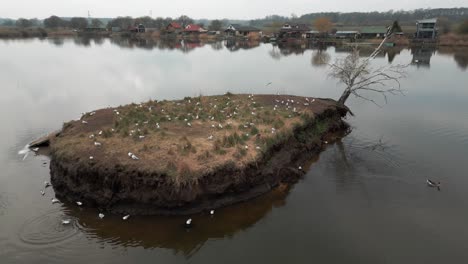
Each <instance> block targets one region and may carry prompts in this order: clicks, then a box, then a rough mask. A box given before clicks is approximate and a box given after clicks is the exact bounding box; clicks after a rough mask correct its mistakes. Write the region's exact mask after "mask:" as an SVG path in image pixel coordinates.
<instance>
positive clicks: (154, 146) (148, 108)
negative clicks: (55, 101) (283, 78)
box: [52, 93, 336, 183]
mask: <svg viewBox="0 0 468 264" xmlns="http://www.w3.org/2000/svg"><path fill="white" fill-rule="evenodd" d="M334 105H335V102H334V101H331V100H330V101H328V100H318V99H317V100H316V99H313V98H304V97H296V96H282V95H277V96H262V95H233V94H230V93H227V94H225V95H223V96H199V97H194V98H190V97H186V98H184V99H183V100H176V101H154V100H150V101H148V102H145V103H142V104H131V105H126V106H120V107H117V108H112V109H111V108H109V109H103V110H99V111H96V112H90V113H86V114H84V115H83V116H82V118H81V120H79V121H71V122H68V123H65V124H64V126H63V131H62V133H61V136H60V137H58V138H57V139H56V140H55V142H54V143H53V144H52V146H53V151H54V152H55V155H56V156H57V158H58V159H65V160H70V159H71V160H74V161H75V162H78V163H83V162H84V163H87V164H88V163H91V164H94V163H99V164H101V165H104V166H106V165H109V164H112V165H115V164H121V165H125V166H133V165H138V168H139V169H142V170H148V171H158V172H159V173H161V174H167V175H170V176H171V178H172V179H173V180H174V181H175V182H177V183H180V182H185V181H187V180H190V179H191V180H195V179H196V178H197V177H199V176H200V175H203V174H206V173H208V172H210V171H213V170H215V169H216V168H218V167H220V166H226V164H228V163H229V164H232V165H233V166H235V167H239V168H242V167H243V166H246V165H247V164H250V163H252V162H255V161H256V160H258V159H260V158H261V157H263V155H267V154H268V153H269V151H271V149H272V148H273V147H274V146H275V145H277V144H279V143H284V142H285V141H286V139H287V138H289V137H291V136H293V135H294V131H296V130H298V129H299V128H300V127H301V126H305V125H306V124H308V123H311V122H313V123H314V125H313V127H312V128H311V129H310V130H309V131H308V132H307V133H308V135H307V140H312V141H313V142H315V143H316V144H321V139H320V138H321V136H322V134H323V133H324V132H325V131H327V128H328V125H329V124H330V122H328V121H327V120H325V119H320V120H314V116H315V113H316V112H320V111H323V110H324V109H326V108H329V107H333V106H334ZM319 110H320V111H319ZM335 121H336V120H335ZM310 133H312V134H310ZM296 136H297V137H303V139H302V140H306V137H305V135H303V134H301V133H298V134H297V135H296ZM129 153H131V154H133V155H135V157H134V158H132V157H131V155H130V156H129Z"/></svg>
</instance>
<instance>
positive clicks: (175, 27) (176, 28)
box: [166, 22, 182, 33]
mask: <svg viewBox="0 0 468 264" xmlns="http://www.w3.org/2000/svg"><path fill="white" fill-rule="evenodd" d="M166 31H167V32H175V33H180V32H181V31H182V26H181V25H180V24H179V23H177V22H171V23H169V25H167V26H166Z"/></svg>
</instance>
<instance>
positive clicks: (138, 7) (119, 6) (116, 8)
mask: <svg viewBox="0 0 468 264" xmlns="http://www.w3.org/2000/svg"><path fill="white" fill-rule="evenodd" d="M0 6H1V7H0V17H10V18H18V17H26V18H32V17H37V18H45V17H49V16H50V15H59V16H87V12H88V10H89V11H90V12H91V16H93V17H116V16H127V15H129V16H133V17H137V16H145V15H149V14H150V10H152V15H153V17H156V16H163V17H167V16H170V17H176V16H180V15H181V14H186V15H188V16H190V17H194V18H209V19H213V18H239V19H251V18H261V17H264V16H266V15H271V14H279V15H285V16H289V15H291V14H292V13H295V14H297V15H302V14H305V13H311V12H322V11H340V12H349V11H375V10H376V11H387V10H390V9H394V10H399V9H404V10H412V9H416V8H429V7H431V8H438V7H466V6H468V1H467V0H359V1H351V0H326V1H324V0H286V1H285V0H281V1H278V0H232V1H223V0H169V1H161V0H159V1H158V0H125V1H124V0H13V1H7V0H2V3H1V5H0Z"/></svg>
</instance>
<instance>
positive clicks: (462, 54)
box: [437, 47, 468, 70]
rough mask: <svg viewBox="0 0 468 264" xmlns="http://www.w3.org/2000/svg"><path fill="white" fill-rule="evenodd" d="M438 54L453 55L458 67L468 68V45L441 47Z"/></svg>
mask: <svg viewBox="0 0 468 264" xmlns="http://www.w3.org/2000/svg"><path fill="white" fill-rule="evenodd" d="M437 53H438V54H444V55H449V56H450V55H452V54H453V59H454V60H455V62H456V63H457V65H458V67H459V68H460V69H462V70H466V69H467V68H468V49H467V48H466V47H440V48H438V49H437Z"/></svg>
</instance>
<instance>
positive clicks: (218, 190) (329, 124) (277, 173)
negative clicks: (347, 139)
mask: <svg viewBox="0 0 468 264" xmlns="http://www.w3.org/2000/svg"><path fill="white" fill-rule="evenodd" d="M344 115H346V110H344V109H341V108H336V107H330V108H329V109H327V110H325V111H323V112H321V113H320V114H318V115H316V116H315V117H314V118H313V119H310V120H307V121H306V122H304V124H303V125H302V126H297V127H295V129H294V131H293V133H292V134H290V136H288V137H285V138H284V139H283V140H281V141H278V142H276V143H275V144H274V145H272V146H271V147H270V148H269V149H268V150H267V151H266V152H265V153H264V154H263V155H261V157H260V158H258V159H257V160H255V161H252V162H250V163H248V164H247V165H244V166H237V165H236V163H235V162H227V163H225V164H223V165H222V166H219V167H217V168H216V169H213V170H210V171H207V172H206V173H204V174H203V175H201V176H199V177H197V178H196V179H195V180H193V181H186V182H183V183H176V182H174V181H173V180H171V178H170V175H166V174H164V173H159V172H156V171H155V172H151V171H149V170H148V169H147V168H145V169H144V170H140V169H138V167H135V166H124V165H121V164H118V163H116V164H111V163H106V164H99V163H93V162H90V163H86V164H83V163H81V162H75V161H74V160H73V159H71V158H70V157H62V156H60V155H57V151H52V153H51V156H52V159H51V164H50V170H51V181H52V184H53V187H54V189H55V192H56V194H57V196H58V197H59V198H61V199H65V200H68V201H71V202H73V201H78V200H79V201H82V202H84V203H85V204H86V205H88V206H93V207H98V208H101V209H102V210H107V211H110V212H114V213H130V214H140V215H156V214H158V215H180V214H192V213H197V212H201V211H203V210H210V209H214V208H218V207H223V206H227V205H230V204H233V203H237V202H242V201H246V200H249V199H251V198H254V197H256V196H259V195H261V194H264V193H266V192H268V191H269V190H271V189H272V188H274V187H276V186H277V185H278V184H280V183H282V182H295V181H297V180H298V179H299V178H300V177H301V176H302V175H303V174H304V173H305V172H304V170H303V169H299V167H300V166H302V167H304V164H306V163H307V161H309V160H311V159H312V158H313V157H314V156H316V155H318V154H319V153H320V152H321V151H322V150H323V149H324V147H325V146H326V141H325V140H328V141H331V140H333V138H334V137H335V136H334V135H337V134H341V135H344V134H345V132H346V131H347V130H348V129H349V126H348V125H347V124H346V123H345V122H344V121H342V117H343V116H344ZM318 123H320V124H321V126H325V129H322V130H321V133H320V134H317V133H314V132H313V131H316V129H314V128H315V127H316V126H317V125H318ZM52 149H53V148H52Z"/></svg>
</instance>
